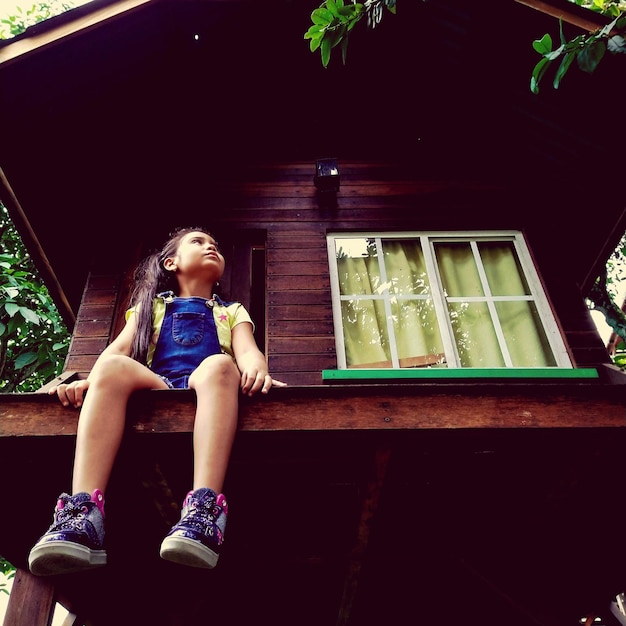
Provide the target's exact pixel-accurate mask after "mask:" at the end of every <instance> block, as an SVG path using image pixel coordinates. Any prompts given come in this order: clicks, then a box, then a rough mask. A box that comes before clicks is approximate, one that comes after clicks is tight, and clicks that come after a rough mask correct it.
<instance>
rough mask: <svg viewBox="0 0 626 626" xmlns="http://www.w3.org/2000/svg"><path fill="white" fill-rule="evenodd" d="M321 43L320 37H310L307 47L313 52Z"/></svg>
mask: <svg viewBox="0 0 626 626" xmlns="http://www.w3.org/2000/svg"><path fill="white" fill-rule="evenodd" d="M321 43H322V38H321V37H320V38H319V39H311V41H310V42H309V49H310V50H311V52H315V51H316V50H317V49H318V48H319V47H320V44H321Z"/></svg>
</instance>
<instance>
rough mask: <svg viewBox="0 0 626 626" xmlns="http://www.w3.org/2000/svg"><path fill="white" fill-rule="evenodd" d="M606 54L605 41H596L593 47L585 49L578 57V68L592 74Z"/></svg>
mask: <svg viewBox="0 0 626 626" xmlns="http://www.w3.org/2000/svg"><path fill="white" fill-rule="evenodd" d="M605 52H606V45H605V43H604V42H603V41H594V42H593V43H592V44H591V45H589V46H586V47H585V48H583V49H582V50H581V51H580V52H579V53H578V56H577V57H576V60H577V62H578V67H579V68H580V69H581V70H582V71H583V72H587V73H588V74H591V73H592V72H593V71H594V70H595V69H596V67H598V63H600V61H601V60H602V57H603V56H604V53H605Z"/></svg>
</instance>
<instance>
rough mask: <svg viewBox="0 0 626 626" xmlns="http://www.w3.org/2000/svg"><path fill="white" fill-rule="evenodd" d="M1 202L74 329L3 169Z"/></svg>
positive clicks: (56, 282) (68, 308) (62, 296)
mask: <svg viewBox="0 0 626 626" xmlns="http://www.w3.org/2000/svg"><path fill="white" fill-rule="evenodd" d="M1 53H2V51H1V50H0V54H1ZM0 201H1V202H2V203H3V204H4V206H5V207H6V208H7V210H8V212H9V217H10V218H11V221H12V222H13V224H14V225H15V228H17V231H18V232H19V234H20V237H21V239H22V241H23V243H24V245H25V246H26V249H27V250H28V252H29V253H30V255H31V257H32V258H33V262H34V263H35V266H36V268H37V271H38V272H39V274H40V275H41V279H42V280H43V282H44V283H45V285H46V287H47V288H48V291H49V292H50V295H51V296H52V299H53V300H54V303H55V304H56V306H57V309H58V310H59V314H60V315H61V317H62V319H63V321H64V322H65V324H66V326H67V327H68V328H69V329H71V328H73V327H74V322H75V321H76V317H75V315H74V311H72V307H71V306H70V304H69V302H68V300H67V298H66V296H65V293H64V291H63V287H62V286H61V283H60V282H59V280H58V278H57V275H56V273H55V271H54V269H53V267H52V265H51V263H50V261H49V260H48V257H47V255H46V253H45V251H44V249H43V248H42V246H41V243H40V242H39V239H38V238H37V235H36V234H35V231H34V230H33V228H32V226H31V225H30V222H29V220H28V218H27V217H26V213H24V210H23V209H22V207H21V205H20V203H19V202H18V199H17V197H16V196H15V194H14V193H13V189H12V187H11V185H10V183H9V181H8V179H7V177H6V176H5V174H4V172H3V171H2V168H1V167H0Z"/></svg>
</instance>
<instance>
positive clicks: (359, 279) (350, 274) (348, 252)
mask: <svg viewBox="0 0 626 626" xmlns="http://www.w3.org/2000/svg"><path fill="white" fill-rule="evenodd" d="M335 249H336V255H337V269H338V272H339V290H340V293H341V294H342V295H370V294H373V293H377V292H378V291H379V290H380V284H381V280H380V270H379V267H378V258H377V256H376V244H375V242H374V240H373V239H337V240H335Z"/></svg>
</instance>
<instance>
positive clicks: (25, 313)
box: [20, 306, 41, 326]
mask: <svg viewBox="0 0 626 626" xmlns="http://www.w3.org/2000/svg"><path fill="white" fill-rule="evenodd" d="M20 313H21V314H22V317H23V318H24V319H25V320H26V321H27V322H31V323H32V324H37V326H39V322H41V318H40V317H39V315H37V313H35V311H33V310H31V309H29V308H27V307H25V306H21V307H20Z"/></svg>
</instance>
